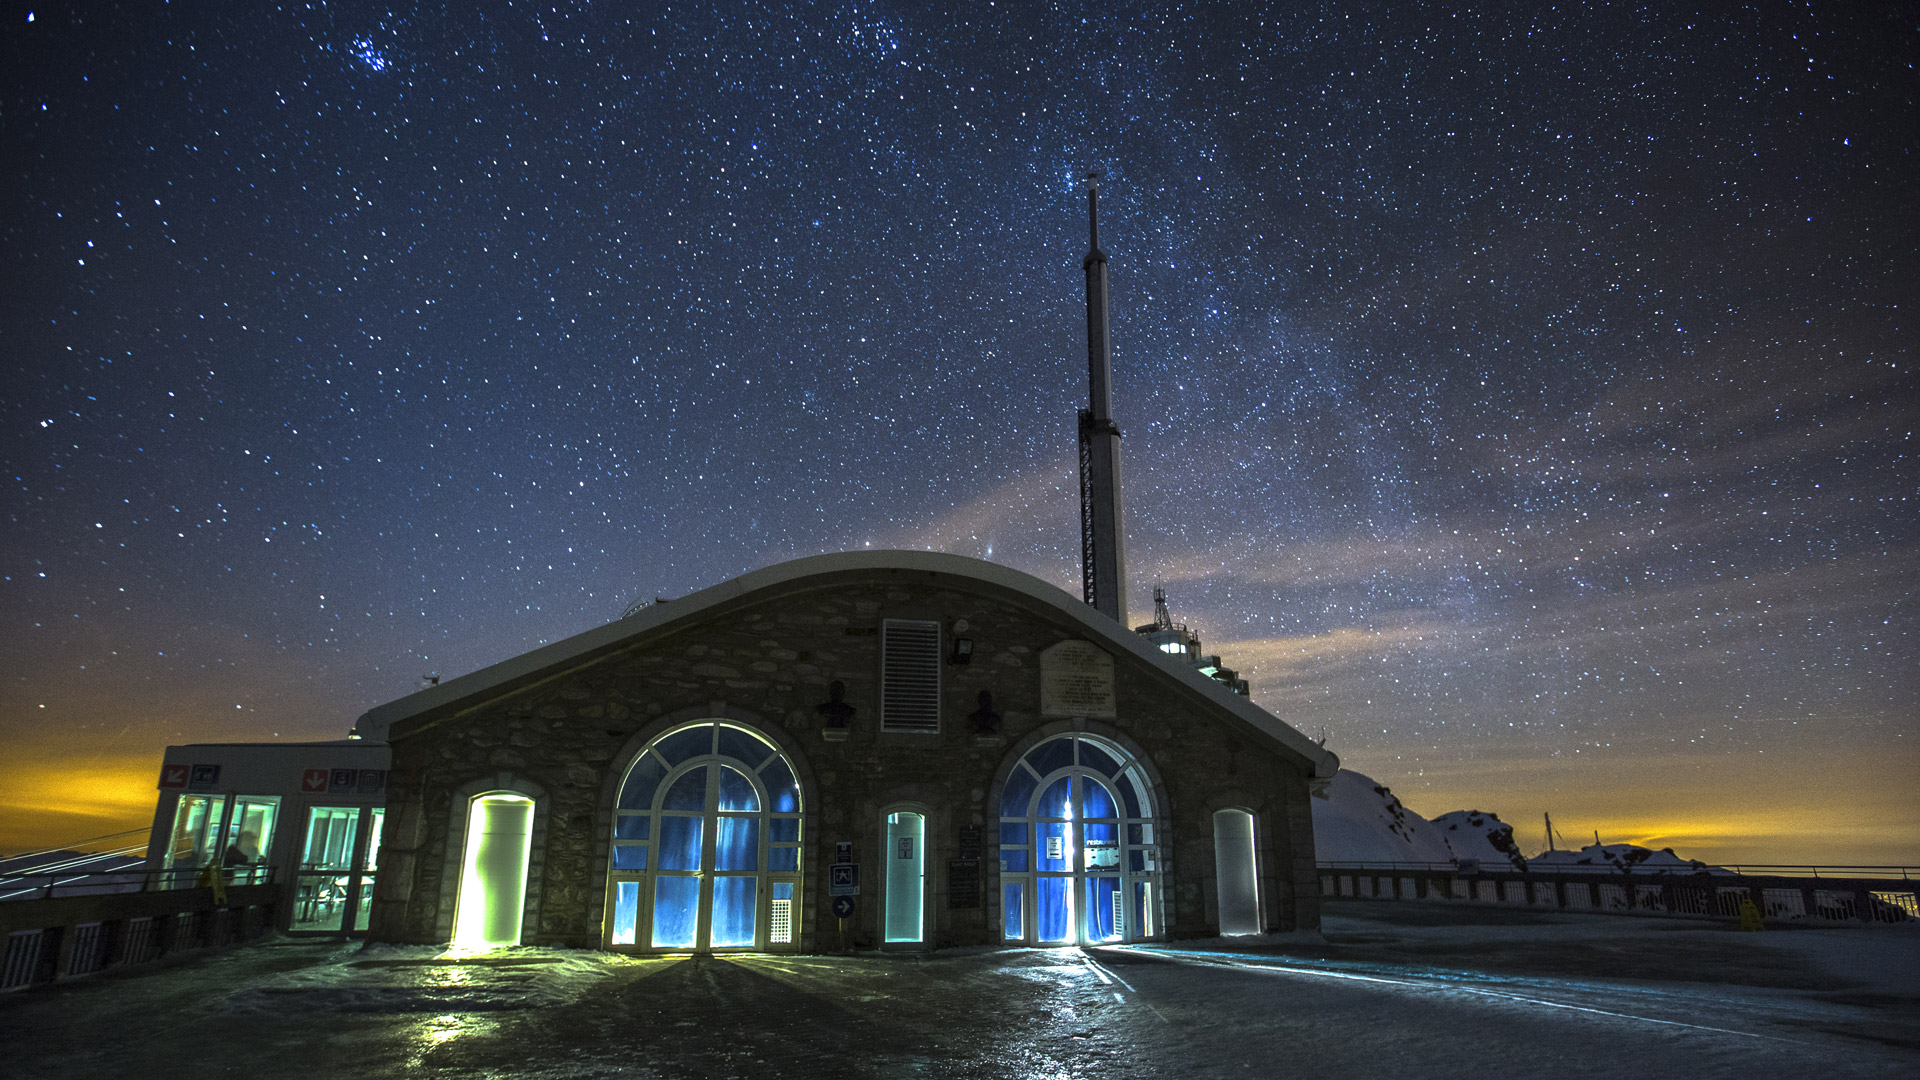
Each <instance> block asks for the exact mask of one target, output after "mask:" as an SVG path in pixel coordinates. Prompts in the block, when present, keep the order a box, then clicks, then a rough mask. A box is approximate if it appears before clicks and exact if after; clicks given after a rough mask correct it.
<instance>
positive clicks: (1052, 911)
mask: <svg viewBox="0 0 1920 1080" xmlns="http://www.w3.org/2000/svg"><path fill="white" fill-rule="evenodd" d="M1033 889H1034V907H1035V908H1036V909H1037V910H1036V911H1035V913H1034V928H1035V929H1036V930H1038V931H1039V938H1040V940H1041V941H1046V942H1056V941H1071V940H1073V879H1072V878H1064V877H1043V878H1037V879H1035V880H1034V883H1033Z"/></svg>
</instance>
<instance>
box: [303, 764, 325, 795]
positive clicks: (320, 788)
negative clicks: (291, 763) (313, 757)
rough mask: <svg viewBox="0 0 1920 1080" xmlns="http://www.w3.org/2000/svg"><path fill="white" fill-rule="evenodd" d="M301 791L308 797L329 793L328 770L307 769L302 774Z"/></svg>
mask: <svg viewBox="0 0 1920 1080" xmlns="http://www.w3.org/2000/svg"><path fill="white" fill-rule="evenodd" d="M300 790H301V791H302V792H303V793H305V794H308V795H324V794H326V793H327V770H325V769H306V770H303V771H302V772H301V773H300Z"/></svg>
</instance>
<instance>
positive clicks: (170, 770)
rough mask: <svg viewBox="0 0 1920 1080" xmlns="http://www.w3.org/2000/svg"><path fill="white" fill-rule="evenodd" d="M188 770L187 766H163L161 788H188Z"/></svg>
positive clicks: (161, 768) (161, 769)
mask: <svg viewBox="0 0 1920 1080" xmlns="http://www.w3.org/2000/svg"><path fill="white" fill-rule="evenodd" d="M187 768H188V767H187V766H185V765H162V766H161V767H160V786H161V787H163V788H183V787H186V786H187Z"/></svg>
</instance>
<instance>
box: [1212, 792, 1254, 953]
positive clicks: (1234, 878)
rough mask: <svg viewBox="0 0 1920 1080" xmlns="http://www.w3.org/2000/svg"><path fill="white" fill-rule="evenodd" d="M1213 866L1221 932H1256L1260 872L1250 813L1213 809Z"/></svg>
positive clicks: (1224, 933) (1232, 933)
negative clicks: (1214, 810)
mask: <svg viewBox="0 0 1920 1080" xmlns="http://www.w3.org/2000/svg"><path fill="white" fill-rule="evenodd" d="M1213 867H1214V877H1213V880H1214V887H1215V890H1216V892H1215V895H1216V896H1217V897H1218V898H1219V906H1220V934H1221V936H1222V937H1233V936H1235V935H1240V934H1257V933H1259V932H1260V874H1259V860H1258V858H1257V855H1256V850H1255V846H1254V840H1253V815H1252V814H1249V813H1247V812H1246V811H1245V810H1236V809H1226V810H1220V811H1216V812H1215V813H1214V815H1213Z"/></svg>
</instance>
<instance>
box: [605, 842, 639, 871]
mask: <svg viewBox="0 0 1920 1080" xmlns="http://www.w3.org/2000/svg"><path fill="white" fill-rule="evenodd" d="M613 868H614V869H615V870H645V869H646V868H647V845H645V844H616V845H614V849H613Z"/></svg>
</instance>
